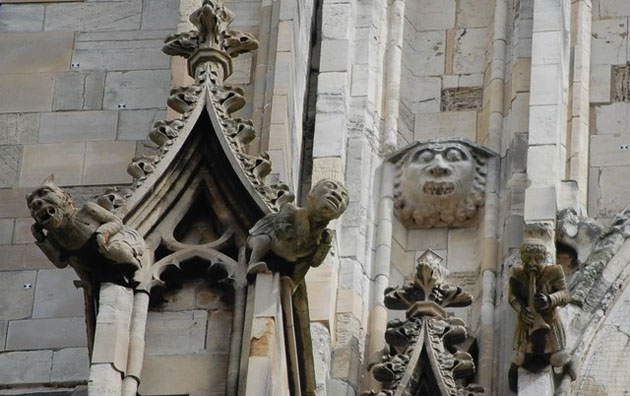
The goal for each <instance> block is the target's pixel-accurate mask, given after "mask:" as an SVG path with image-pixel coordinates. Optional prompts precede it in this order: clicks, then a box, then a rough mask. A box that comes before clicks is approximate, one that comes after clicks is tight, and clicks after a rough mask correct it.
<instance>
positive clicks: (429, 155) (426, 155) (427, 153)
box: [415, 150, 435, 162]
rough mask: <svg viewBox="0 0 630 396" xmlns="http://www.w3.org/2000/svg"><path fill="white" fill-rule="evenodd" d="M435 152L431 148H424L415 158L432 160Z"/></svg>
mask: <svg viewBox="0 0 630 396" xmlns="http://www.w3.org/2000/svg"><path fill="white" fill-rule="evenodd" d="M433 157H435V154H434V153H433V151H431V150H422V151H420V152H419V153H417V154H416V155H415V160H416V161H418V162H430V161H431V160H432V159H433Z"/></svg>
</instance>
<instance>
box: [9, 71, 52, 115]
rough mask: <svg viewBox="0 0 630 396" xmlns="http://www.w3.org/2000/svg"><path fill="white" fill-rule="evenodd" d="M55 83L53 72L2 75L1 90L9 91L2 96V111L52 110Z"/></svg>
mask: <svg viewBox="0 0 630 396" xmlns="http://www.w3.org/2000/svg"><path fill="white" fill-rule="evenodd" d="M53 84H54V76H53V75H52V74H39V73H31V74H3V75H0V92H5V93H8V94H4V95H1V96H0V113H22V112H36V111H50V109H51V107H52V99H53ZM13 92H19V93H20V94H19V95H15V94H11V93H13Z"/></svg>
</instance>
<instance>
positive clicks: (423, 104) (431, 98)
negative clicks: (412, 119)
mask: <svg viewBox="0 0 630 396" xmlns="http://www.w3.org/2000/svg"><path fill="white" fill-rule="evenodd" d="M440 86H441V81H440V78H439V77H415V76H413V75H412V74H411V72H409V71H406V70H405V69H403V71H402V75H401V86H400V100H401V101H402V102H403V103H404V104H405V106H407V108H408V109H409V111H411V113H413V114H420V113H434V112H439V111H440V97H441V90H440Z"/></svg>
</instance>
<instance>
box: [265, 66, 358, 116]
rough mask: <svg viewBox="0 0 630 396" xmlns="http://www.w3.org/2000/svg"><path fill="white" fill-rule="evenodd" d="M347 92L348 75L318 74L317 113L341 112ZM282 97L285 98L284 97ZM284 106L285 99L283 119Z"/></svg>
mask: <svg viewBox="0 0 630 396" xmlns="http://www.w3.org/2000/svg"><path fill="white" fill-rule="evenodd" d="M347 91H348V73H320V74H319V76H318V78H317V111H318V112H322V113H335V112H340V111H343V108H344V107H345V103H346V95H347ZM276 96H278V95H276ZM283 97H285V98H286V96H284V95H283ZM274 104H275V103H274ZM286 106H287V105H286V99H285V101H284V110H285V111H284V113H282V115H283V116H284V117H286ZM273 111H274V110H273V108H272V122H274V121H273ZM276 111H277V110H276ZM275 122H284V120H283V119H280V120H276V121H275Z"/></svg>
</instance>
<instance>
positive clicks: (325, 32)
mask: <svg viewBox="0 0 630 396" xmlns="http://www.w3.org/2000/svg"><path fill="white" fill-rule="evenodd" d="M351 12H352V7H351V5H350V4H348V3H346V4H343V3H337V4H335V3H326V4H324V5H323V7H322V27H321V29H322V33H321V34H322V38H323V39H325V40H326V39H331V40H347V39H348V38H349V35H350V26H351V20H352V15H351Z"/></svg>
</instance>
